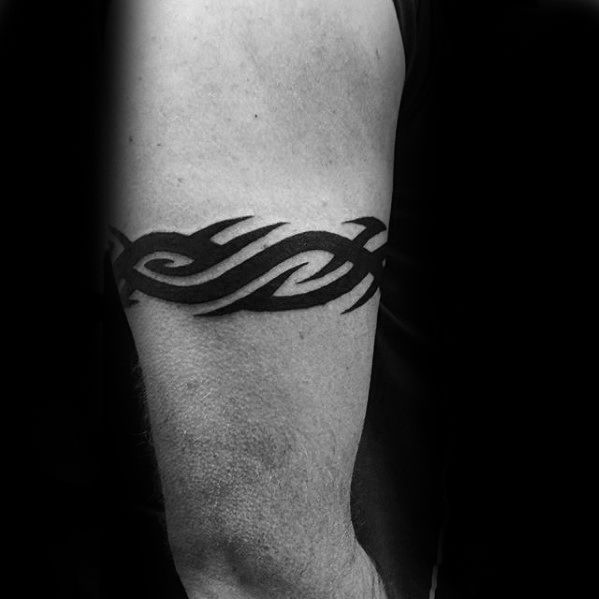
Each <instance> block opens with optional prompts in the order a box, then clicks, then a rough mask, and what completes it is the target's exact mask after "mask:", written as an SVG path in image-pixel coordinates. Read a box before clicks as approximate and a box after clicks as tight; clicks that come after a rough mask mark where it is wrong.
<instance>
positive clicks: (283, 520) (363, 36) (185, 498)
mask: <svg viewBox="0 0 599 599" xmlns="http://www.w3.org/2000/svg"><path fill="white" fill-rule="evenodd" d="M119 11H120V12H119V13H117V14H115V17H114V18H115V21H116V22H117V23H118V27H117V30H118V38H119V42H118V54H119V59H118V64H119V65H120V69H119V71H120V72H119V74H118V78H117V79H118V84H117V88H116V90H117V95H118V111H117V113H118V114H117V116H118V127H117V132H116V138H115V143H114V146H113V148H114V156H115V158H116V160H115V162H116V165H117V166H116V171H115V177H114V195H115V198H116V203H115V214H114V219H113V224H114V227H113V229H112V234H113V243H114V258H115V275H116V278H117V283H118V285H119V291H120V293H121V297H122V299H123V302H124V305H125V306H126V311H127V315H128V318H129V322H130V324H131V327H132V330H133V333H134V337H135V341H136V345H137V349H138V352H139V356H140V361H141V367H142V371H143V377H144V383H145V389H146V393H147V401H148V406H149V412H150V419H151V425H152V431H153V438H154V442H155V447H156V453H157V459H158V465H159V469H160V475H161V481H162V486H163V491H164V497H165V505H166V515H167V526H168V534H169V541H170V544H171V548H172V552H173V556H174V559H175V563H176V565H177V569H178V571H179V573H180V575H181V578H182V581H183V583H184V585H185V587H186V590H187V592H188V594H189V596H190V597H191V598H195V597H198V598H199V597H219V598H220V597H243V598H245V597H261V598H262V597H273V598H274V597H277V598H281V597H293V598H294V599H298V598H304V597H305V598H308V597H309V598H316V597H327V598H328V597H343V598H351V597H356V598H360V599H363V598H364V597H368V596H373V597H379V596H383V595H382V589H381V588H380V587H379V584H380V582H379V581H378V578H377V575H376V573H375V571H374V568H373V567H372V564H371V563H370V561H369V559H368V558H367V556H366V555H365V553H364V552H363V550H362V549H361V548H360V546H359V545H358V543H357V542H356V539H355V536H354V532H353V528H352V523H351V518H350V508H349V506H350V502H349V495H350V481H351V477H352V471H353V465H354V459H355V454H356V450H357V447H358V442H359V439H360V434H361V429H362V424H363V419H364V414H365V408H366V402H367V397H368V386H369V379H370V368H371V359H372V346H373V338H374V329H375V322H376V314H377V304H378V293H377V287H378V283H379V281H380V277H381V270H382V263H383V258H384V244H385V239H386V233H385V227H386V225H387V222H388V215H389V208H390V198H391V186H392V169H393V150H394V141H395V125H396V117H397V111H398V106H399V99H400V94H401V87H402V84H403V53H402V47H401V40H400V34H399V29H398V26H397V21H396V19H395V14H394V8H393V4H392V3H391V1H390V0H373V1H372V2H368V3H364V2H360V1H358V0H349V1H348V0H326V1H322V0H304V1H297V2H296V1H291V0H225V1H216V0H209V1H203V2H202V1H200V0H127V1H125V2H122V3H120V8H119ZM377 589H378V590H377Z"/></svg>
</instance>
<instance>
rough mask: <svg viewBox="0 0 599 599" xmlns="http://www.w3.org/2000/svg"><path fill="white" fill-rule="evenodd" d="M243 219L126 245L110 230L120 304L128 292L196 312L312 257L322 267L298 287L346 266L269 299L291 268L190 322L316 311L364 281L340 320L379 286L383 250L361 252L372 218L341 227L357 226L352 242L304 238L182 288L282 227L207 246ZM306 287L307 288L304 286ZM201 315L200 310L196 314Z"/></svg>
mask: <svg viewBox="0 0 599 599" xmlns="http://www.w3.org/2000/svg"><path fill="white" fill-rule="evenodd" d="M249 218H252V217H251V216H244V217H241V218H233V219H228V220H223V221H220V222H217V223H214V224H212V225H209V226H207V227H205V228H203V229H200V230H199V231H197V232H195V233H192V234H190V235H185V234H182V233H175V232H153V233H148V234H146V235H143V236H141V237H139V238H138V239H136V240H134V241H131V240H129V239H128V238H127V237H126V236H125V235H124V234H123V233H121V232H120V231H118V230H117V229H114V228H112V229H111V232H112V234H113V236H114V238H115V240H116V241H117V242H118V244H119V245H120V246H121V247H122V249H121V251H120V253H119V254H118V255H117V257H116V259H115V261H114V273H115V277H116V280H117V284H118V287H119V293H120V296H121V299H122V301H123V304H124V305H125V306H131V305H133V304H135V303H137V301H136V300H135V299H132V295H133V294H134V293H135V292H141V293H142V294H145V295H148V296H150V297H154V298H158V299H161V300H164V301H167V302H173V303H177V304H189V305H201V304H208V303H209V302H215V301H218V300H224V301H225V302H226V301H227V299H228V298H229V297H230V296H232V295H235V294H238V292H240V291H242V290H243V289H244V288H245V287H247V286H251V285H252V284H254V285H255V282H256V281H258V280H259V279H261V278H267V276H268V274H269V273H270V272H271V271H272V270H273V269H275V268H276V267H277V266H279V265H280V264H282V263H283V262H285V261H287V260H289V259H290V258H293V257H295V256H299V255H301V254H305V253H306V252H312V251H315V250H319V251H322V252H327V253H328V254H330V255H331V258H330V259H329V261H328V262H327V263H326V264H325V265H324V266H323V267H322V268H320V269H319V270H318V271H317V272H316V273H314V274H312V275H310V276H308V277H307V278H305V279H302V280H300V281H299V282H298V283H297V286H298V287H299V288H301V284H302V283H307V282H308V281H316V280H318V279H321V278H323V277H325V276H326V275H329V274H330V273H333V272H334V271H335V270H337V269H338V268H340V267H342V266H344V265H345V264H346V263H349V265H350V266H351V267H350V268H349V270H347V271H346V272H345V273H344V274H341V275H340V276H338V277H337V278H334V279H333V280H332V281H330V280H328V282H323V284H322V286H320V287H317V288H315V289H314V288H312V289H310V290H308V291H304V292H303V293H302V292H301V291H300V290H298V292H297V293H292V294H289V295H277V291H278V290H279V288H280V287H281V286H282V285H283V284H284V283H285V282H286V281H287V280H288V279H289V278H290V277H291V276H292V275H293V273H294V272H296V271H297V270H299V269H300V268H302V267H304V266H306V265H307V264H309V262H302V263H301V264H294V265H293V266H290V267H289V268H287V269H286V270H284V271H283V272H282V273H280V274H278V275H276V276H274V278H271V279H270V280H267V281H266V282H265V283H264V284H262V285H260V286H259V287H258V288H256V289H254V290H253V291H250V292H249V293H248V294H246V295H242V296H241V297H237V299H235V298H232V299H231V301H230V303H225V305H224V306H220V307H218V308H216V309H210V308H209V309H208V310H207V311H204V312H201V313H199V314H196V316H202V317H204V316H218V315H222V314H230V313H233V312H238V311H240V310H248V311H252V312H276V311H281V310H300V309H306V308H311V307H313V306H322V305H324V304H327V303H329V302H331V301H333V300H335V299H337V298H339V297H341V296H343V295H345V294H347V293H349V292H350V291H352V290H353V289H354V288H355V287H356V286H357V285H358V284H359V283H361V282H362V281H363V280H364V278H365V277H366V276H368V275H369V274H370V275H372V277H373V278H372V282H371V284H370V286H369V287H368V288H367V290H366V291H365V292H364V293H363V295H362V296H361V297H360V298H359V299H358V300H357V301H356V302H355V303H354V304H353V305H352V306H351V307H350V308H348V309H347V310H345V311H344V312H343V313H344V314H345V313H348V312H352V311H353V310H355V309H356V308H359V307H360V306H362V305H363V304H365V303H366V302H367V301H368V300H369V299H370V298H371V297H372V296H373V295H374V294H375V292H376V290H377V289H378V287H379V285H380V281H381V276H382V270H383V260H384V252H385V245H382V246H381V247H379V248H378V249H376V250H374V251H369V250H368V249H366V248H365V247H364V246H365V244H366V243H367V242H368V241H369V240H370V239H372V238H373V237H374V236H375V235H377V234H378V233H381V232H382V231H384V230H385V225H384V224H383V223H382V222H381V221H380V220H378V219H377V218H374V217H371V216H370V217H363V218H358V219H355V220H352V221H346V222H345V223H343V224H349V223H353V224H357V225H360V226H361V227H363V230H362V231H361V232H360V233H358V235H356V236H355V237H354V238H353V239H352V238H349V237H345V236H343V235H339V234H337V233H331V232H328V231H304V232H301V233H295V234H292V235H290V236H289V237H286V238H283V239H281V240H278V241H276V242H274V243H273V244H272V245H269V246H267V247H265V248H263V249H261V250H260V251H258V252H257V253H254V254H253V255H250V256H249V257H248V258H246V259H245V260H243V261H241V262H240V263H238V264H235V265H234V266H231V268H229V269H228V270H225V271H224V272H223V273H221V274H219V275H218V276H215V277H213V278H208V279H206V280H203V281H201V282H193V281H192V282H190V281H191V279H192V278H193V277H196V279H197V276H198V275H202V274H203V273H205V272H206V271H208V270H209V269H210V268H212V267H216V266H218V265H220V264H221V263H222V262H224V261H225V260H227V259H229V258H231V257H233V256H234V255H235V254H237V253H238V252H240V251H242V250H244V248H246V247H247V246H248V245H249V244H251V243H253V242H254V241H257V240H259V239H261V238H263V237H265V236H266V235H268V234H269V233H270V232H271V231H274V230H275V229H277V228H279V227H281V226H282V225H285V224H287V223H283V222H278V223H275V224H273V225H268V226H265V227H260V228H257V229H254V230H252V231H249V232H247V233H242V234H240V235H238V236H236V237H234V238H233V239H231V240H229V241H227V242H225V243H217V242H215V241H213V239H212V238H213V237H214V236H216V235H217V234H218V233H220V232H221V231H224V230H225V229H227V228H228V227H231V226H233V225H235V224H237V223H240V222H242V221H245V220H247V219H249ZM312 287H313V286H312ZM202 307H203V306H202Z"/></svg>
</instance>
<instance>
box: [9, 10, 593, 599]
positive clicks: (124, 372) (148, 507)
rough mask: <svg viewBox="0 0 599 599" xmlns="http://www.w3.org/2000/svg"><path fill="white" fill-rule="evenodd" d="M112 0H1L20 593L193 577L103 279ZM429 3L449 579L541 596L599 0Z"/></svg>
mask: <svg viewBox="0 0 599 599" xmlns="http://www.w3.org/2000/svg"><path fill="white" fill-rule="evenodd" d="M106 6H107V3H106V2H102V1H101V0H96V1H89V2H74V1H73V2H68V1H65V2H62V3H50V2H34V1H26V0H21V1H19V2H3V3H0V7H1V8H0V27H1V33H0V36H1V37H0V76H1V78H2V89H1V96H2V108H1V118H2V131H1V135H2V146H3V150H4V152H3V153H4V155H5V157H4V158H3V161H2V164H3V167H4V168H3V174H2V196H3V208H4V210H3V217H4V218H3V229H4V231H5V235H4V236H3V238H4V244H5V249H4V252H5V261H4V265H3V267H4V277H3V283H4V289H5V293H4V295H5V297H6V298H7V299H8V300H9V304H10V305H9V307H8V308H7V310H6V312H5V318H6V322H5V325H6V331H7V333H6V335H5V348H6V349H7V350H8V353H9V354H10V361H7V364H8V365H9V372H8V374H7V376H6V396H7V397H8V399H9V400H10V401H9V400H6V404H7V407H8V404H11V403H16V404H17V405H19V406H25V407H29V406H31V405H35V410H34V412H33V413H32V414H31V415H28V416H24V417H20V418H18V419H15V420H13V419H10V418H8V417H7V418H6V421H5V422H6V424H5V427H6V429H7V433H8V432H15V433H16V434H17V436H18V439H19V440H18V441H17V445H13V446H12V451H11V452H10V453H8V454H7V458H6V461H7V462H9V463H11V464H12V463H13V462H17V463H19V465H18V467H17V475H16V476H15V478H14V479H13V478H10V479H9V481H10V482H11V483H13V484H12V487H11V488H12V489H16V490H17V492H16V495H17V496H18V497H19V503H20V504H21V507H24V508H25V510H24V511H25V515H24V516H23V517H22V518H21V517H20V519H19V524H20V526H19V535H18V536H19V537H20V539H19V540H20V541H21V543H20V544H19V545H18V547H19V549H18V550H17V549H16V547H17V545H15V546H14V547H15V548H14V555H15V557H16V560H17V562H18V563H19V565H21V566H24V568H25V571H26V574H25V575H24V578H23V579H22V589H23V592H22V593H19V596H22V595H25V596H39V595H41V594H43V596H44V597H49V596H57V597H64V598H71V597H85V598H88V597H90V598H93V597H111V598H112V597H114V598H118V597H143V598H144V599H149V598H153V597H156V598H158V597H169V598H174V597H178V596H180V592H181V591H180V587H179V586H178V582H177V580H176V578H175V577H174V574H173V571H172V567H171V564H170V563H169V561H168V559H167V558H166V557H165V556H166V555H167V554H166V552H165V546H164V538H163V534H162V532H161V526H160V522H161V520H160V518H161V516H160V513H161V512H160V501H159V495H158V493H157V489H156V484H155V478H154V474H153V466H152V455H151V451H150V450H149V448H148V444H147V437H146V432H145V431H146V428H147V427H146V425H145V422H144V420H143V414H142V410H141V408H140V407H139V405H138V404H137V402H136V401H135V395H136V394H135V391H134V385H135V380H134V377H131V376H130V375H129V372H130V371H131V368H132V364H133V358H132V357H131V353H130V349H128V346H127V339H126V329H125V328H124V327H123V326H122V325H123V323H122V322H119V318H120V316H119V312H118V309H117V306H116V303H115V300H114V296H113V295H111V293H109V290H105V289H104V288H103V284H102V251H101V241H100V238H101V234H100V226H99V223H100V222H101V216H102V214H103V213H104V210H105V206H104V205H103V204H104V202H105V200H104V199H103V198H102V197H101V193H100V192H99V191H98V190H99V189H100V187H101V185H100V181H99V178H100V177H99V173H98V164H99V162H100V160H99V159H100V152H99V149H98V140H99V135H98V134H99V132H100V129H101V126H102V122H103V121H102V114H103V113H104V112H105V111H107V110H109V107H108V105H107V104H106V103H105V101H104V100H102V97H103V96H102V93H103V89H104V88H105V86H106V79H103V71H104V69H105V67H106V64H105V62H104V61H103V59H102V56H103V26H104V18H105V10H106ZM435 14H436V17H435V18H436V19H437V20H438V21H440V23H441V25H442V26H441V31H442V33H441V34H440V35H439V37H438V40H437V43H438V44H440V46H441V51H440V52H438V54H437V56H438V62H437V65H436V69H437V75H438V78H437V81H438V83H437V86H436V87H435V97H434V101H435V105H436V112H435V114H436V115H437V116H436V121H435V126H434V128H433V129H434V133H429V134H430V135H431V137H430V138H429V140H430V141H429V143H430V148H429V150H428V152H427V161H426V164H421V165H420V168H422V169H423V172H428V173H430V174H429V176H428V180H429V182H430V181H432V184H429V186H428V187H427V189H426V194H427V201H426V202H424V203H423V208H422V214H423V218H425V219H428V222H429V223H430V233H429V240H428V242H429V246H430V251H431V256H433V257H434V259H435V261H436V265H437V272H438V273H439V274H438V290H439V293H440V296H439V299H438V302H437V303H438V305H440V306H441V307H442V310H441V315H440V321H439V323H438V326H436V327H435V330H437V332H438V335H439V343H440V347H441V351H442V362H443V364H444V379H443V381H442V385H443V388H444V390H445V391H444V392H445V396H444V401H446V403H447V406H448V410H449V412H450V414H449V423H450V429H451V433H450V435H449V438H450V449H449V450H448V453H447V460H448V468H447V485H446V493H445V503H446V506H447V522H446V531H445V543H444V550H443V562H442V566H441V570H440V575H439V590H438V594H437V597H439V598H441V599H447V598H448V597H452V598H453V597H460V598H478V597H481V598H482V597H484V598H489V597H500V596H501V597H505V596H510V597H511V596H519V595H520V594H525V592H526V594H527V595H528V596H542V595H541V592H540V588H541V586H542V583H543V582H551V584H557V575H558V574H560V572H561V571H565V569H566V562H567V554H569V555H570V557H574V558H577V556H578V552H579V549H578V545H577V544H576V543H574V542H573V540H572V539H570V538H569V537H567V536H565V533H567V532H568V529H569V528H576V527H579V526H581V525H582V526H584V522H583V523H582V524H581V523H580V522H578V521H576V519H575V512H577V511H578V507H577V503H578V498H579V497H580V495H581V494H582V490H581V488H580V480H581V478H584V471H583V472H582V473H581V456H582V455H584V453H585V451H586V450H585V449H584V448H582V447H581V446H579V441H582V440H584V439H585V437H586V435H588V434H589V433H588V431H587V429H586V428H585V427H584V420H585V416H583V408H584V407H585V406H587V405H588V404H589V403H590V402H591V401H592V393H591V391H590V390H589V388H588V387H586V385H585V383H586V382H587V381H588V375H589V374H590V372H591V366H592V360H591V357H592V353H591V351H590V349H589V347H588V342H589V341H592V340H593V336H592V334H591V332H590V330H589V329H590V319H589V312H588V310H587V308H588V307H589V304H588V302H589V299H588V298H589V293H590V289H591V286H592V283H593V278H594V268H593V265H592V263H591V262H592V261H591V256H592V255H591V249H592V246H593V243H592V241H593V238H594V233H595V232H594V220H593V218H592V215H593V212H592V210H593V208H594V204H595V203H596V201H597V197H598V194H597V164H598V160H597V139H598V137H597V133H598V130H597V111H598V109H597V107H598V106H599V101H598V100H599V97H598V94H597V90H596V85H595V83H596V79H597V65H598V64H599V63H598V62H597V57H598V55H597V49H598V44H599V36H598V15H597V10H596V9H593V8H592V5H591V4H590V3H586V4H583V3H575V2H562V3H539V2H506V1H503V2H496V1H493V2H492V1H489V2H473V1H472V2H467V1H462V2H458V1H451V0H444V1H439V2H438V3H437V8H436V12H435ZM416 168H418V165H416ZM434 318H435V319H437V318H439V314H435V317H434ZM11 324H13V325H16V326H15V332H16V334H15V335H14V336H12V337H9V336H8V328H9V325H11ZM123 336H124V337H123ZM103 347H105V348H108V349H109V351H104V352H103V350H102V348H103ZM102 356H103V357H102ZM12 389H14V391H13V390H12ZM591 389H592V388H591ZM8 429H11V430H8ZM12 429H14V430H12ZM15 447H16V448H18V449H17V450H15ZM29 449H31V450H32V451H31V452H29V451H27V450H29ZM30 453H31V455H30ZM21 457H23V458H24V459H23V464H22V465H20V462H19V460H17V459H16V458H21ZM587 476H588V473H587ZM8 478H9V477H8V475H7V479H8ZM21 480H23V482H25V481H26V482H27V484H21ZM13 481H14V482H13ZM17 481H18V483H17ZM11 495H14V493H11ZM572 499H574V507H572V501H571V500H572ZM556 500H557V501H556ZM566 500H569V501H568V503H567V504H566ZM566 505H567V506H568V507H566ZM9 519H10V518H9ZM575 522H576V524H575ZM21 544H22V545H23V548H22V549H21ZM577 578H579V577H578V576H576V575H575V576H573V577H572V578H570V581H569V584H574V582H575V580H576V579H577ZM531 588H532V589H536V590H535V591H533V593H532V595H530V589H531ZM178 593H179V594H178Z"/></svg>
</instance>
